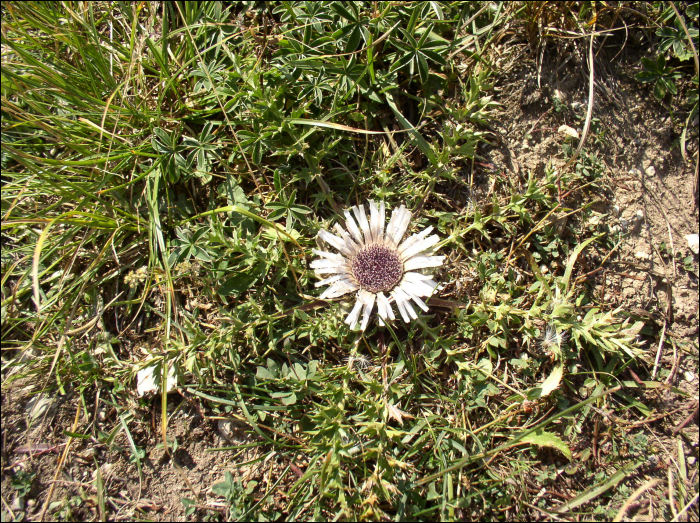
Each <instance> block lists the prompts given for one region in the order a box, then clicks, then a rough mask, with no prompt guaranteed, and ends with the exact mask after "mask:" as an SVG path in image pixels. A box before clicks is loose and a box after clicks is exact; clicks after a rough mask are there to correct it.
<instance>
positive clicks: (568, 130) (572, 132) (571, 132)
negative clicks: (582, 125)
mask: <svg viewBox="0 0 700 523" xmlns="http://www.w3.org/2000/svg"><path fill="white" fill-rule="evenodd" d="M558 131H559V133H560V134H564V135H566V136H571V137H572V138H578V131H576V129H574V128H573V127H569V126H568V125H562V126H560V127H559V129H558Z"/></svg>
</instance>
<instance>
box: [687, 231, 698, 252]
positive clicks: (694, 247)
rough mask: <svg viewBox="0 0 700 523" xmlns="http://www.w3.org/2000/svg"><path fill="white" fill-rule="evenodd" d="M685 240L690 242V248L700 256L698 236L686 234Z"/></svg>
mask: <svg viewBox="0 0 700 523" xmlns="http://www.w3.org/2000/svg"><path fill="white" fill-rule="evenodd" d="M685 239H686V240H687V241H688V248H689V249H690V250H691V251H693V253H694V254H698V250H699V247H698V235H697V234H686V236H685Z"/></svg>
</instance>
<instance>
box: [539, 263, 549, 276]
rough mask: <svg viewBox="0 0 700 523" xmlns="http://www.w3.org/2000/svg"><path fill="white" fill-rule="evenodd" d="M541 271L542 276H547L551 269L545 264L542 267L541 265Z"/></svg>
mask: <svg viewBox="0 0 700 523" xmlns="http://www.w3.org/2000/svg"><path fill="white" fill-rule="evenodd" d="M540 271H542V274H547V273H548V272H549V269H548V268H547V266H546V265H545V264H544V263H543V264H542V265H540Z"/></svg>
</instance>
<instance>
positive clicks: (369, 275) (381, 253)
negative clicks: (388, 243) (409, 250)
mask: <svg viewBox="0 0 700 523" xmlns="http://www.w3.org/2000/svg"><path fill="white" fill-rule="evenodd" d="M352 275H353V276H354V277H355V280H356V281H357V283H358V285H359V286H360V287H362V288H363V289H365V290H366V291H369V292H374V293H377V292H380V291H388V290H391V289H393V288H394V286H395V285H396V284H397V283H399V281H401V276H403V264H402V263H401V258H399V254H398V253H397V252H396V251H395V250H394V249H390V248H388V247H384V246H383V245H369V246H367V247H365V248H364V249H362V250H361V251H360V252H358V253H357V255H356V256H355V257H354V258H353V260H352Z"/></svg>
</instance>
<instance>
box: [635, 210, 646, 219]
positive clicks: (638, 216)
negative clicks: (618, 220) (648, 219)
mask: <svg viewBox="0 0 700 523" xmlns="http://www.w3.org/2000/svg"><path fill="white" fill-rule="evenodd" d="M635 218H636V219H637V220H643V219H644V211H643V210H641V209H639V210H638V211H637V213H636V214H635Z"/></svg>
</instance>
